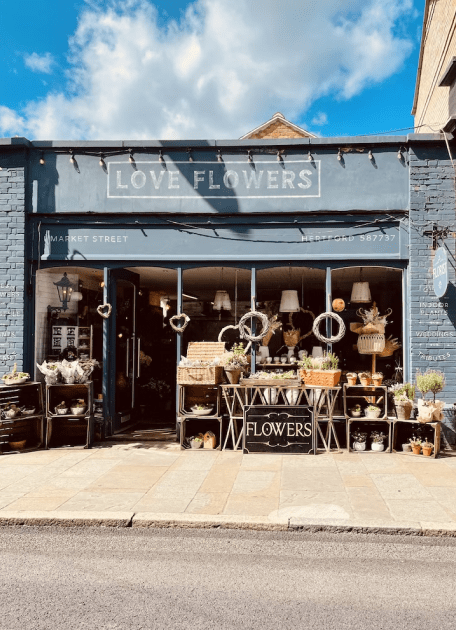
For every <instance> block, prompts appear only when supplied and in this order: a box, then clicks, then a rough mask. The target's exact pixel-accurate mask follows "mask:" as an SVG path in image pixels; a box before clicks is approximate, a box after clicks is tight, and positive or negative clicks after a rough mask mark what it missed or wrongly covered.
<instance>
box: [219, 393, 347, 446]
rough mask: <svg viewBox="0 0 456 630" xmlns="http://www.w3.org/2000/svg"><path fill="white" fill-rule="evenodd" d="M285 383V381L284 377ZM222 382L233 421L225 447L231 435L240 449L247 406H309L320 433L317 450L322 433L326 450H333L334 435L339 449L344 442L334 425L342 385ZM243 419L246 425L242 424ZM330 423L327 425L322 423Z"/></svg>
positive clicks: (317, 433)
mask: <svg viewBox="0 0 456 630" xmlns="http://www.w3.org/2000/svg"><path fill="white" fill-rule="evenodd" d="M279 383H280V381H279ZM282 383H283V381H282ZM282 383H281V384H278V385H274V386H271V385H248V384H246V383H245V382H244V383H243V384H242V385H231V384H226V385H220V388H221V389H222V394H223V399H224V401H225V404H226V407H227V410H228V415H229V424H228V430H227V434H226V437H225V440H224V443H223V448H222V450H225V449H226V446H227V443H228V440H229V438H231V441H232V445H233V450H235V451H236V450H238V448H239V446H240V444H241V441H242V438H243V435H244V411H245V408H246V407H247V406H249V407H250V406H253V405H267V406H269V407H270V406H291V407H296V406H299V405H302V406H307V407H309V409H310V410H311V411H312V414H313V421H314V430H315V435H316V440H315V449H314V453H316V451H317V438H318V436H320V438H321V440H322V442H323V446H324V450H326V451H327V452H329V451H330V450H331V442H332V439H334V442H335V446H336V448H337V451H340V444H339V440H338V438H337V434H336V431H335V427H334V407H335V404H336V399H337V396H338V394H339V391H340V389H341V388H340V387H316V386H313V385H301V386H292V387H290V386H287V385H286V384H282ZM239 421H242V426H241V427H240V428H239V426H238V424H239ZM323 424H326V426H325V427H323V426H322V425H323Z"/></svg>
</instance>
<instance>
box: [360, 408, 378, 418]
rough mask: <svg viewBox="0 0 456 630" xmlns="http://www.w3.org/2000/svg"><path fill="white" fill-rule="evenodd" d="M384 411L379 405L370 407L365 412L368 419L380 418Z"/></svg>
mask: <svg viewBox="0 0 456 630" xmlns="http://www.w3.org/2000/svg"><path fill="white" fill-rule="evenodd" d="M381 412H382V410H381V409H380V407H379V406H378V405H368V406H367V407H366V409H365V410H364V415H365V416H366V418H379V417H380V414H381Z"/></svg>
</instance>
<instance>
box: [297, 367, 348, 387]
mask: <svg viewBox="0 0 456 630" xmlns="http://www.w3.org/2000/svg"><path fill="white" fill-rule="evenodd" d="M341 374H342V370H300V376H301V380H302V382H303V383H304V384H305V385H316V386H317V387H336V385H338V384H339V381H340V376H341Z"/></svg>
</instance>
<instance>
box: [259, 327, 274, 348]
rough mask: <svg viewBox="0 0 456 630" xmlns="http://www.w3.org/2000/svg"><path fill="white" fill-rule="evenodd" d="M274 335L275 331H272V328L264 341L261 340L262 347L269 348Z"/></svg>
mask: <svg viewBox="0 0 456 630" xmlns="http://www.w3.org/2000/svg"><path fill="white" fill-rule="evenodd" d="M273 334H274V331H273V330H272V328H270V329H269V330H268V332H267V333H266V334H265V336H264V337H263V339H262V340H261V345H262V346H267V345H268V344H269V342H270V341H271V339H272V335H273Z"/></svg>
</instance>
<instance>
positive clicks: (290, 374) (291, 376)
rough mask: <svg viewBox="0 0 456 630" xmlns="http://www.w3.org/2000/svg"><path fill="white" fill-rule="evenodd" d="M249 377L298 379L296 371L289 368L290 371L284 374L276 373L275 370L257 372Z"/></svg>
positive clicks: (281, 379) (279, 379)
mask: <svg viewBox="0 0 456 630" xmlns="http://www.w3.org/2000/svg"><path fill="white" fill-rule="evenodd" d="M248 378H251V379H254V380H271V379H273V380H277V381H286V380H290V379H293V380H295V379H296V372H295V371H294V370H289V371H288V372H284V373H283V374H276V373H274V372H256V373H255V374H251V375H250V376H249V377H248Z"/></svg>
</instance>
